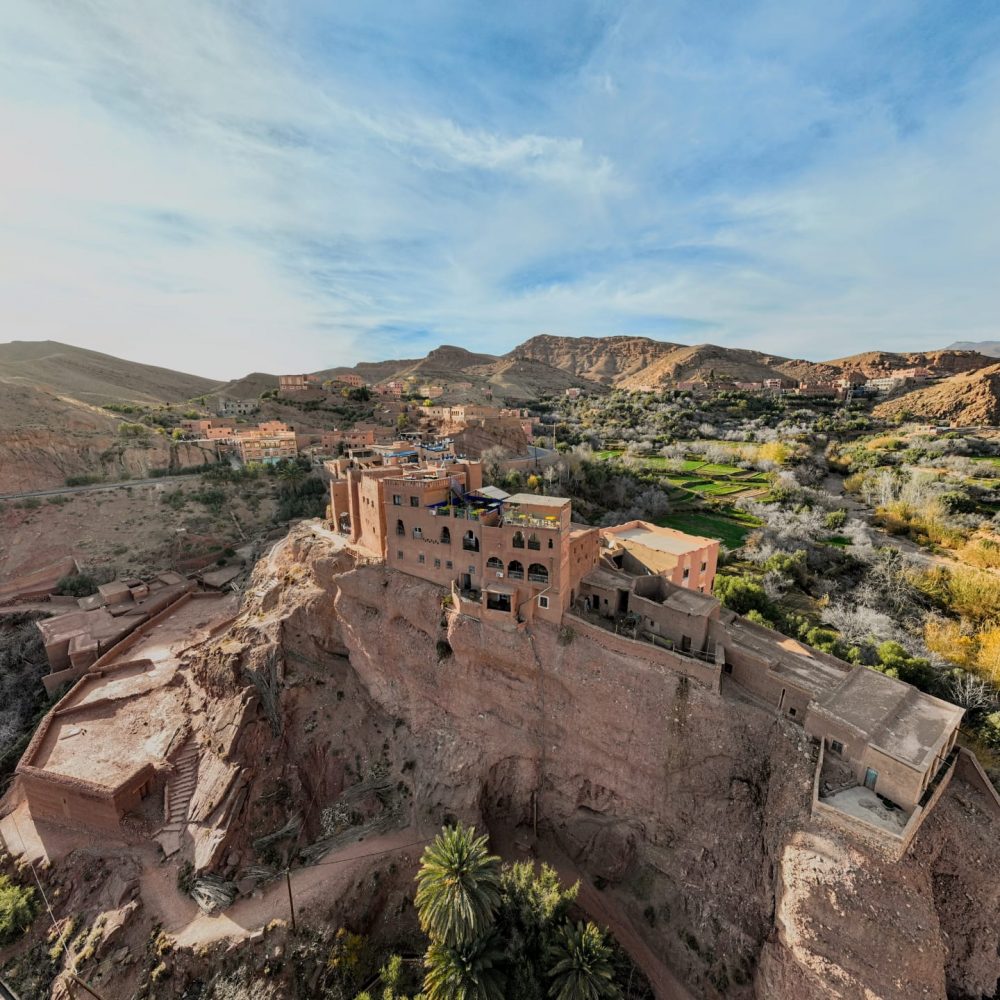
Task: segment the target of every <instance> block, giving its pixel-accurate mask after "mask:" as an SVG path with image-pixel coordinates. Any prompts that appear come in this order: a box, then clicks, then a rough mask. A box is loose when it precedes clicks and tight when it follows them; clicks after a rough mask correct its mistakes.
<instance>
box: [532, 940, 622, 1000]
mask: <svg viewBox="0 0 1000 1000" xmlns="http://www.w3.org/2000/svg"><path fill="white" fill-rule="evenodd" d="M549 960H550V961H551V963H552V965H551V968H550V969H549V976H550V977H551V979H552V985H551V986H550V987H549V996H550V997H552V998H553V1000H620V997H621V991H620V990H619V989H618V987H617V986H616V985H615V983H614V969H613V968H612V967H611V948H610V947H609V946H608V943H607V941H605V939H604V934H603V933H602V932H601V929H600V928H599V927H598V926H597V925H596V924H594V923H592V922H590V921H588V922H587V924H586V925H584V924H582V923H579V924H577V925H576V926H575V927H574V926H573V925H572V924H570V923H567V924H566V925H565V926H563V927H561V928H559V930H558V931H557V932H556V936H555V941H554V942H553V944H552V947H551V948H550V949H549Z"/></svg>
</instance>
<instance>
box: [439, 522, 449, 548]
mask: <svg viewBox="0 0 1000 1000" xmlns="http://www.w3.org/2000/svg"><path fill="white" fill-rule="evenodd" d="M441 544H442V545H451V528H449V527H448V526H447V525H445V526H444V527H443V528H442V529H441Z"/></svg>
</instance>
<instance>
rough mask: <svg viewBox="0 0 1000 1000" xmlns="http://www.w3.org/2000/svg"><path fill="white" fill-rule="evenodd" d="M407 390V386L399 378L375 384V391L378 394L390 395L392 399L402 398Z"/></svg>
mask: <svg viewBox="0 0 1000 1000" xmlns="http://www.w3.org/2000/svg"><path fill="white" fill-rule="evenodd" d="M405 391H406V386H405V385H404V384H403V383H402V382H400V381H399V380H398V379H393V380H391V381H389V382H380V383H379V384H378V385H376V386H375V393H376V395H378V396H389V397H391V398H392V399H400V398H401V397H402V395H403V393H404V392H405Z"/></svg>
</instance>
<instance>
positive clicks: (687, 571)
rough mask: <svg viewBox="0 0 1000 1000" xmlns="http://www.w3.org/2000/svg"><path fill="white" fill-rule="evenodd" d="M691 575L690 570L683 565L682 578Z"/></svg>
mask: <svg viewBox="0 0 1000 1000" xmlns="http://www.w3.org/2000/svg"><path fill="white" fill-rule="evenodd" d="M690 575H691V570H690V569H688V568H687V567H686V566H685V567H684V579H685V580H686V579H687V578H688V577H689V576H690Z"/></svg>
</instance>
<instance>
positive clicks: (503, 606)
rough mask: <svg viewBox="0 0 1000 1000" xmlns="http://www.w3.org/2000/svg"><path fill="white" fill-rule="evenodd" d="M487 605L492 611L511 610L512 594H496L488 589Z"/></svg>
mask: <svg viewBox="0 0 1000 1000" xmlns="http://www.w3.org/2000/svg"><path fill="white" fill-rule="evenodd" d="M486 607H487V608H488V609H489V610H490V611H508V612H509V611H510V594H494V593H493V591H491V590H488V591H486Z"/></svg>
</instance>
